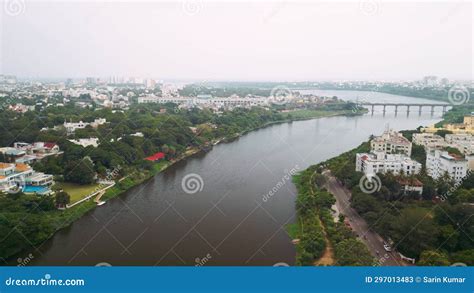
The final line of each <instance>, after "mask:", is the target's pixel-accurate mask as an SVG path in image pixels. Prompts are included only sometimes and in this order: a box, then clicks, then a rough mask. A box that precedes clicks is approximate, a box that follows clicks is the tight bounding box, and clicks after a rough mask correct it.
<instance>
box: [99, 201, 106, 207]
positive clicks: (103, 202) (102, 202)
mask: <svg viewBox="0 0 474 293" xmlns="http://www.w3.org/2000/svg"><path fill="white" fill-rule="evenodd" d="M105 203H106V202H105V201H102V200H101V201H99V202H98V203H97V205H98V206H101V205H103V204H105Z"/></svg>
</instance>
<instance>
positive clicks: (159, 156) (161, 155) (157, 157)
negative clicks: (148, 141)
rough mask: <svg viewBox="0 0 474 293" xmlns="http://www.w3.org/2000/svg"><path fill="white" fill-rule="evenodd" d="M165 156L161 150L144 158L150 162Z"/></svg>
mask: <svg viewBox="0 0 474 293" xmlns="http://www.w3.org/2000/svg"><path fill="white" fill-rule="evenodd" d="M164 158H165V153H163V152H158V153H155V154H153V155H151V156H149V157H146V158H145V160H147V161H150V162H157V161H160V160H162V159H164Z"/></svg>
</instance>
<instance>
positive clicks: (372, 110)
mask: <svg viewBox="0 0 474 293" xmlns="http://www.w3.org/2000/svg"><path fill="white" fill-rule="evenodd" d="M374 108H375V106H374V105H372V115H373V114H374Z"/></svg>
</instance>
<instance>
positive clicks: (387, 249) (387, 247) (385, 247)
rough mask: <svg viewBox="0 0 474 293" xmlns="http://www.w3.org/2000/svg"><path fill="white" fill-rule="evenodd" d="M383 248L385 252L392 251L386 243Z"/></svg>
mask: <svg viewBox="0 0 474 293" xmlns="http://www.w3.org/2000/svg"><path fill="white" fill-rule="evenodd" d="M383 248H384V249H385V251H388V252H390V251H392V248H391V247H390V245H388V244H387V243H384V244H383Z"/></svg>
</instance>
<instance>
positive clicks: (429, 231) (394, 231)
mask: <svg viewBox="0 0 474 293" xmlns="http://www.w3.org/2000/svg"><path fill="white" fill-rule="evenodd" d="M457 112H458V111H457ZM448 117H452V116H451V115H448ZM413 132H414V131H406V132H403V134H404V135H405V136H406V137H407V138H411V135H412V133H413ZM368 148H369V146H368V143H364V144H362V145H361V146H359V147H358V148H357V149H354V150H352V151H349V152H347V153H344V154H342V155H340V156H338V157H336V158H333V159H331V160H329V161H328V162H327V165H328V167H329V168H330V169H331V170H332V172H333V174H334V175H335V176H336V177H337V178H338V179H339V180H340V181H341V182H343V183H344V185H346V187H348V188H349V189H351V191H352V200H351V205H352V207H353V208H354V209H356V210H357V211H358V213H359V214H360V215H361V216H362V217H363V218H364V219H365V220H366V221H367V222H368V224H369V226H371V227H372V228H373V229H374V230H375V231H376V232H377V233H379V234H380V235H381V236H382V237H384V238H385V239H390V240H392V241H393V243H394V247H395V248H396V249H397V250H398V251H400V252H401V253H403V254H404V255H406V256H408V257H412V258H416V259H417V260H418V264H419V265H448V264H452V263H456V262H462V263H466V264H467V265H474V241H473V239H474V218H473V217H472V215H473V214H474V206H473V205H472V204H473V203H474V189H473V188H474V176H473V174H472V173H471V174H469V176H468V177H467V178H465V179H464V180H463V182H462V184H461V185H459V186H457V185H455V184H454V182H452V180H450V178H449V177H448V176H444V177H442V178H440V179H439V180H433V179H432V178H431V177H429V176H427V174H426V170H425V168H424V167H423V170H422V172H421V173H420V174H418V175H416V176H413V177H414V178H417V179H418V180H420V181H421V182H423V185H424V186H423V193H422V195H421V196H419V195H418V194H416V193H405V194H404V193H403V192H402V189H401V186H400V184H399V183H398V180H397V179H398V178H399V176H395V175H393V174H385V175H382V174H377V176H378V177H379V178H380V180H381V187H380V189H378V190H377V191H375V192H374V193H372V194H367V193H364V192H363V191H361V189H360V187H359V180H360V178H361V177H362V175H363V174H362V173H359V172H355V171H354V170H355V154H356V153H358V152H366V151H368ZM412 157H413V158H414V159H416V160H418V161H420V162H422V163H424V162H425V160H426V153H425V151H424V149H423V147H420V146H416V145H414V146H413V154H412Z"/></svg>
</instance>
